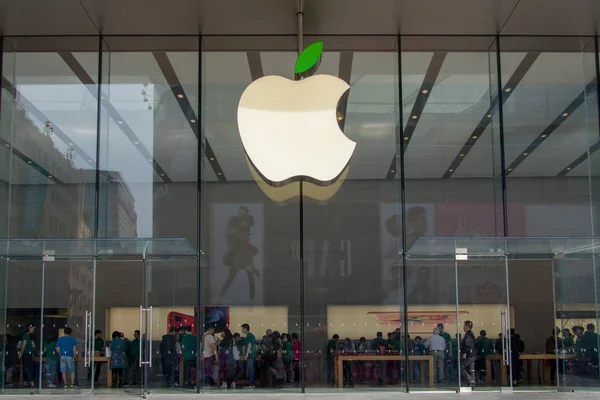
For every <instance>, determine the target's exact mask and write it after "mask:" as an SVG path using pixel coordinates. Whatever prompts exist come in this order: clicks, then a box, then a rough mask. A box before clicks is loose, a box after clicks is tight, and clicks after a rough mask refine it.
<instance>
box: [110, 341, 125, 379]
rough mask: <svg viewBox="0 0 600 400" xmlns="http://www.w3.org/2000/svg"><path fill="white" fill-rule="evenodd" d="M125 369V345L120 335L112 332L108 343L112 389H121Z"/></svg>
mask: <svg viewBox="0 0 600 400" xmlns="http://www.w3.org/2000/svg"><path fill="white" fill-rule="evenodd" d="M125 368H127V343H126V342H125V339H123V338H122V337H121V333H120V332H117V331H114V332H113V334H112V340H111V341H110V369H111V372H112V375H113V387H117V388H122V387H123V383H124V377H125V374H124V372H125Z"/></svg>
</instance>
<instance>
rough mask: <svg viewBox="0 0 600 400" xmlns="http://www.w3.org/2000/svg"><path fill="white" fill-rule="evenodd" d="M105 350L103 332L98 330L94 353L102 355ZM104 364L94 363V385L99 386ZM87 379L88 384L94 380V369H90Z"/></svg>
mask: <svg viewBox="0 0 600 400" xmlns="http://www.w3.org/2000/svg"><path fill="white" fill-rule="evenodd" d="M103 350H104V340H103V339H102V331H101V330H100V329H96V331H95V332H94V353H97V354H98V355H101V354H102V351H103ZM102 364H103V363H101V362H95V363H94V384H95V385H97V384H98V380H99V378H100V371H101V370H102ZM87 377H88V382H89V381H91V380H92V367H89V368H88V375H87Z"/></svg>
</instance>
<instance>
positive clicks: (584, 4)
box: [501, 0, 600, 35]
mask: <svg viewBox="0 0 600 400" xmlns="http://www.w3.org/2000/svg"><path fill="white" fill-rule="evenodd" d="M599 15H600V2H598V0H575V1H573V0H571V1H568V2H567V1H564V0H562V1H561V0H550V1H549V0H521V1H519V4H518V5H517V6H516V8H515V10H514V12H513V13H512V15H511V16H510V19H509V20H508V22H507V23H506V25H505V26H504V29H502V32H501V33H502V34H504V35H549V34H552V35H593V34H595V33H597V32H598V28H600V21H599V20H598V16H599Z"/></svg>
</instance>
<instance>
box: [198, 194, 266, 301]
mask: <svg viewBox="0 0 600 400" xmlns="http://www.w3.org/2000/svg"><path fill="white" fill-rule="evenodd" d="M211 227H212V228H211V231H212V256H211V258H210V271H209V273H210V282H211V286H210V293H211V295H210V297H211V302H212V304H215V305H230V304H247V305H252V304H262V303H263V302H264V276H263V273H264V252H263V241H264V211H263V205H262V204H253V203H235V204H214V205H213V206H212V209H211Z"/></svg>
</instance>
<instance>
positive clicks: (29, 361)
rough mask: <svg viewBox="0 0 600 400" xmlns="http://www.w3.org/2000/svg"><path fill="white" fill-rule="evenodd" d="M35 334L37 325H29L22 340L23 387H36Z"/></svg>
mask: <svg viewBox="0 0 600 400" xmlns="http://www.w3.org/2000/svg"><path fill="white" fill-rule="evenodd" d="M34 334H35V325H34V324H29V325H27V331H26V332H25V333H24V334H23V337H22V338H21V354H20V358H21V359H22V361H23V385H25V386H31V387H35V382H34V375H35V365H34V363H33V353H34V346H35V344H34V342H33V335H34Z"/></svg>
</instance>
